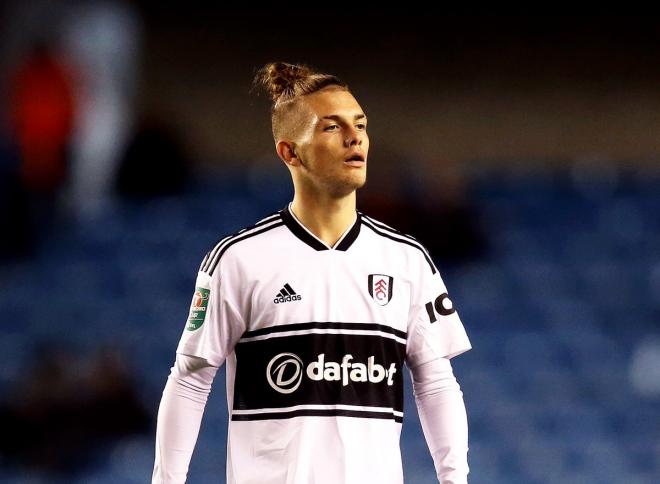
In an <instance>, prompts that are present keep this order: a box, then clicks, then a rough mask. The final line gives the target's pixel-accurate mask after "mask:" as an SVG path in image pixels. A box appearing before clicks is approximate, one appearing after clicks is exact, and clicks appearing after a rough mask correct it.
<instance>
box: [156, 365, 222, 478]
mask: <svg viewBox="0 0 660 484" xmlns="http://www.w3.org/2000/svg"><path fill="white" fill-rule="evenodd" d="M217 371H218V368H217V367H215V366H211V365H210V364H209V363H208V361H207V360H205V359H204V358H199V357H195V356H188V355H182V354H177V355H176V361H175V363H174V366H172V368H171V370H170V374H169V376H168V377H167V383H166V384H165V389H164V390H163V396H162V398H161V401H160V406H159V408H158V419H157V428H156V457H155V462H154V470H153V475H152V481H151V482H152V483H154V484H156V483H157V484H175V483H177V484H178V483H184V482H186V476H187V474H188V466H189V464H190V459H191V458H192V454H193V450H194V449H195V444H196V442H197V437H198V434H199V428H200V425H201V422H202V416H203V414H204V408H205V407H206V402H207V400H208V396H209V393H210V392H211V386H212V382H213V379H214V378H215V375H216V372H217Z"/></svg>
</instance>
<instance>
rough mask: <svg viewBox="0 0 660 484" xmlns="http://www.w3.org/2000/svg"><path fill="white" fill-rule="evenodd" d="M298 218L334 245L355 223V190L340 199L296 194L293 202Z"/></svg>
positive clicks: (319, 236) (327, 242)
mask: <svg viewBox="0 0 660 484" xmlns="http://www.w3.org/2000/svg"><path fill="white" fill-rule="evenodd" d="M291 211H292V212H293V214H294V215H295V216H296V218H297V219H298V220H299V221H300V222H301V223H302V224H303V225H304V226H305V227H306V228H307V230H309V231H310V232H312V233H313V234H314V235H316V236H317V237H318V238H319V239H321V240H322V241H323V242H325V243H326V244H327V245H328V246H330V247H334V245H335V243H336V242H337V241H338V240H339V238H340V237H341V236H342V235H343V234H344V232H346V230H348V228H349V227H351V226H352V225H353V223H355V218H356V208H355V192H353V193H352V194H351V195H348V196H346V197H344V198H340V199H331V200H319V199H315V198H311V197H303V196H299V195H298V194H296V195H295V196H294V198H293V203H292V204H291Z"/></svg>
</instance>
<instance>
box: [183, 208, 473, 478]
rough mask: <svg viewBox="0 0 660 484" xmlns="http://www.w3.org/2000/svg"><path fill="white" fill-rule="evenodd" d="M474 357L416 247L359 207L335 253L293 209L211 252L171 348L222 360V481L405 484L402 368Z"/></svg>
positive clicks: (439, 281)
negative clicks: (224, 427)
mask: <svg viewBox="0 0 660 484" xmlns="http://www.w3.org/2000/svg"><path fill="white" fill-rule="evenodd" d="M471 347H472V346H471V343H470V340H469V339H468V336H467V334H466V332H465V329H464V327H463V324H462V322H461V320H460V318H459V316H458V313H457V312H456V310H455V308H454V307H453V306H452V302H451V300H450V299H449V296H448V294H447V289H446V287H445V284H444V282H443V280H442V278H441V276H440V273H439V272H438V269H437V267H436V266H435V265H434V263H433V261H432V259H431V257H430V255H429V253H428V251H427V250H426V248H425V247H424V246H423V245H422V244H420V243H419V242H418V241H417V240H416V239H415V238H413V237H412V236H410V235H406V234H403V233H401V232H400V231H398V230H396V229H394V228H392V227H390V226H388V225H386V224H384V223H382V222H379V221H377V220H375V219H373V218H371V217H369V216H367V215H365V214H364V213H362V212H360V211H359V210H356V213H355V220H354V222H353V224H352V225H351V226H350V227H349V228H348V229H347V230H346V232H345V233H344V234H343V235H342V237H341V238H340V239H339V240H338V241H337V243H336V244H335V245H334V247H329V246H328V245H327V244H326V243H325V242H323V241H322V240H320V239H319V238H318V237H316V236H315V235H314V234H313V233H312V232H310V231H309V230H308V229H307V228H306V227H305V226H304V225H303V224H302V223H301V222H300V221H299V220H298V219H297V218H296V216H295V215H294V214H293V212H292V211H291V202H289V203H288V204H287V205H286V206H285V207H284V208H283V209H281V210H279V211H277V212H273V213H272V214H270V215H269V216H267V217H264V218H263V219H261V220H260V221H259V222H257V223H256V224H254V225H252V226H249V227H246V228H243V229H241V230H239V231H238V232H236V233H233V234H231V235H229V236H227V237H225V238H223V239H222V240H220V241H219V242H218V243H217V244H216V245H215V246H214V247H213V249H212V250H210V251H209V252H208V253H207V254H206V256H205V257H204V260H203V261H202V264H201V266H200V268H199V273H198V276H197V281H196V288H195V292H194V296H193V300H192V304H191V308H190V314H189V317H188V321H187V323H186V327H185V329H184V330H183V334H182V336H181V340H180V342H179V345H178V348H177V352H178V353H182V354H186V355H193V356H198V357H203V358H206V359H207V360H208V361H209V362H210V363H211V364H212V365H214V366H218V367H219V366H221V365H222V364H223V363H224V362H225V361H226V363H227V404H228V409H229V415H230V422H229V429H228V443H227V445H228V448H227V483H228V484H358V483H359V484H364V483H378V484H401V483H402V482H403V470H402V464H401V453H400V447H399V440H400V433H401V425H402V421H403V400H404V399H403V375H402V371H403V364H404V362H405V363H406V364H407V365H408V366H409V367H415V366H417V365H419V364H421V363H424V362H425V361H428V360H430V359H433V358H436V357H443V356H445V357H449V358H451V357H453V356H456V355H458V354H460V353H463V352H465V351H467V350H469V349H470V348H471Z"/></svg>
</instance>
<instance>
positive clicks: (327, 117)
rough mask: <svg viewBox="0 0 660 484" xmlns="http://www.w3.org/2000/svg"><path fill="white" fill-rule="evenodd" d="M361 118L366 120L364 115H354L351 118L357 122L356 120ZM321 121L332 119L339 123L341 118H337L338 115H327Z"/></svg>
mask: <svg viewBox="0 0 660 484" xmlns="http://www.w3.org/2000/svg"><path fill="white" fill-rule="evenodd" d="M362 118H365V119H366V116H365V115H364V113H360V114H356V115H355V116H353V119H354V120H358V119H362ZM321 119H334V120H336V121H339V120H340V119H341V116H339V115H338V114H329V115H327V116H323V117H322V118H321Z"/></svg>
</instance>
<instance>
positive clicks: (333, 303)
mask: <svg viewBox="0 0 660 484" xmlns="http://www.w3.org/2000/svg"><path fill="white" fill-rule="evenodd" d="M410 290H411V288H410V283H409V281H408V279H407V278H406V276H405V274H404V273H403V271H401V270H400V268H398V267H396V265H394V264H390V263H388V261H387V260H386V259H385V258H381V257H369V258H363V259H361V260H358V259H355V258H352V259H351V258H348V257H341V256H337V255H336V254H331V253H329V254H324V256H323V257H319V258H318V259H317V260H314V261H309V260H306V261H305V260H292V259H289V260H287V262H286V263H283V264H281V265H278V266H276V268H275V270H269V271H262V272H261V273H260V274H259V276H258V277H256V278H254V279H253V280H252V281H250V284H249V294H248V295H246V296H247V300H246V301H245V302H246V304H247V305H248V306H249V311H248V314H249V317H250V322H249V326H250V329H251V330H254V329H259V328H263V327H269V326H272V325H279V324H295V323H303V322H314V321H316V322H346V323H350V322H356V323H365V322H367V323H378V324H386V325H388V326H392V327H394V328H397V329H400V330H402V331H405V330H406V325H407V318H408V311H409V308H410Z"/></svg>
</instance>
